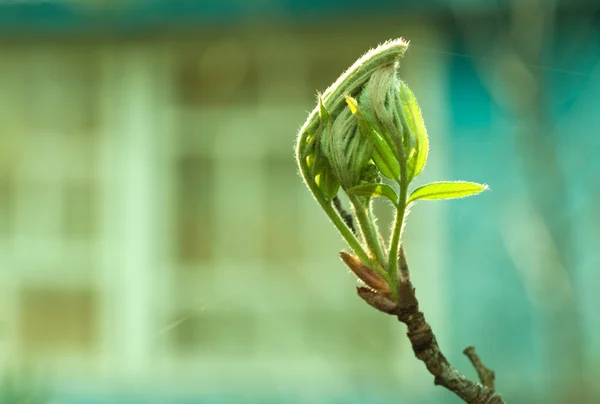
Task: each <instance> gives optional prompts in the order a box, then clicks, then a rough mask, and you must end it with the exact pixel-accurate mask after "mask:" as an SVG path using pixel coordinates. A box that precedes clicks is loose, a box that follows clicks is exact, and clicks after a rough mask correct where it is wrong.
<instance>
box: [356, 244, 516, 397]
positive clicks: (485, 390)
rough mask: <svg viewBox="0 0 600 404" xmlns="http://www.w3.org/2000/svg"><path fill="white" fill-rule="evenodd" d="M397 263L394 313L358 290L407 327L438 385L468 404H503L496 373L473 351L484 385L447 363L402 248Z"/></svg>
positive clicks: (375, 296)
mask: <svg viewBox="0 0 600 404" xmlns="http://www.w3.org/2000/svg"><path fill="white" fill-rule="evenodd" d="M398 261H399V276H398V296H399V300H398V304H397V305H395V310H391V308H390V303H391V304H392V305H393V302H392V301H391V300H390V299H387V298H386V297H385V296H383V295H381V294H378V293H376V292H374V291H373V292H372V293H371V294H367V293H365V289H364V288H363V289H362V290H361V291H359V296H360V297H362V298H363V299H364V300H365V301H367V303H369V304H370V305H371V306H374V307H376V308H378V309H379V310H381V311H383V312H386V313H388V314H394V315H396V316H397V318H398V320H399V321H401V322H402V323H404V324H406V327H407V328H408V332H407V335H408V339H409V340H410V343H411V345H412V349H413V352H414V353H415V356H416V357H417V359H419V360H420V361H422V362H423V363H424V364H425V366H426V367H427V370H428V371H429V373H431V374H432V375H433V376H434V384H435V385H439V386H443V387H445V388H446V389H448V390H450V391H452V392H453V393H454V394H456V395H457V396H459V397H460V398H461V399H463V400H464V401H465V402H467V403H469V404H504V403H505V401H504V399H503V398H502V396H501V395H500V394H498V393H496V392H495V391H494V387H493V386H494V372H492V371H491V370H489V369H488V368H487V367H485V365H483V363H482V362H481V359H480V358H479V356H477V354H476V353H475V350H474V348H472V347H469V348H467V349H466V350H465V354H467V356H469V359H471V362H472V363H473V366H474V367H475V369H476V370H477V372H478V374H479V377H480V378H481V380H482V382H483V385H482V384H480V383H477V382H474V381H471V380H469V379H467V378H466V377H465V376H464V375H463V374H462V373H460V372H459V371H458V370H457V369H456V368H454V367H453V366H452V365H451V364H450V362H448V359H446V357H445V356H444V354H443V353H442V351H441V350H440V347H439V345H438V343H437V340H436V338H435V335H434V334H433V331H432V330H431V326H430V325H429V324H428V323H427V321H426V320H425V316H424V315H423V313H422V312H420V311H419V301H418V300H417V296H416V294H415V288H414V287H413V285H412V283H411V281H410V273H409V270H408V264H407V262H406V256H405V255H404V248H403V247H400V250H399V254H398ZM467 352H469V353H467Z"/></svg>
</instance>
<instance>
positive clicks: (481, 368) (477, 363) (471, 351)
mask: <svg viewBox="0 0 600 404" xmlns="http://www.w3.org/2000/svg"><path fill="white" fill-rule="evenodd" d="M463 353H464V354H465V355H467V358H469V360H470V361H471V364H473V367H474V368H475V370H476V371H477V375H478V376H479V380H481V383H482V384H483V385H484V386H485V387H489V388H490V389H492V390H494V381H495V380H496V374H495V373H494V371H493V370H491V369H490V368H488V367H487V366H485V364H484V363H483V361H482V360H481V358H480V357H479V355H478V354H477V352H475V347H474V346H468V347H466V348H465V349H464V351H463Z"/></svg>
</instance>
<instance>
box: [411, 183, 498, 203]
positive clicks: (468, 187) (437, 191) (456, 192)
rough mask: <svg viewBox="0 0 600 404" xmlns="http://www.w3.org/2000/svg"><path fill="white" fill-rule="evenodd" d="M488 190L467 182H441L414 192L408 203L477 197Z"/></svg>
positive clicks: (424, 186) (484, 186)
mask: <svg viewBox="0 0 600 404" xmlns="http://www.w3.org/2000/svg"><path fill="white" fill-rule="evenodd" d="M486 189H488V186H487V185H484V184H477V183H475V182H466V181H441V182H432V183H431V184H427V185H423V186H422V187H419V188H417V189H415V190H414V191H413V193H412V194H411V195H410V197H409V198H408V203H411V202H414V201H416V200H417V199H425V200H432V199H455V198H464V197H466V196H471V195H477V194H478V193H480V192H482V191H485V190H486Z"/></svg>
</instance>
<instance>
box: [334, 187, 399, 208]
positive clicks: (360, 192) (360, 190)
mask: <svg viewBox="0 0 600 404" xmlns="http://www.w3.org/2000/svg"><path fill="white" fill-rule="evenodd" d="M346 193H347V194H348V195H357V196H385V197H386V198H388V199H389V200H390V201H392V203H393V204H394V205H395V204H396V203H398V195H396V192H394V190H393V189H392V187H390V186H389V185H387V184H363V185H357V186H355V187H352V188H350V189H348V190H346Z"/></svg>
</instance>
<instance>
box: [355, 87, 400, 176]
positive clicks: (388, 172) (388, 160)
mask: <svg viewBox="0 0 600 404" xmlns="http://www.w3.org/2000/svg"><path fill="white" fill-rule="evenodd" d="M346 103H347V104H348V107H349V108H350V111H351V112H352V114H353V115H354V116H355V117H356V119H357V121H358V128H359V130H360V133H361V134H362V135H363V136H365V137H367V138H369V139H371V140H372V141H373V143H374V145H375V149H374V151H373V161H374V162H375V165H377V167H378V168H379V169H380V170H381V173H382V174H383V175H384V176H386V177H387V178H389V179H392V180H398V179H399V178H400V163H399V162H398V158H397V157H396V155H395V154H394V152H393V151H392V149H391V148H390V146H389V144H388V143H387V142H386V140H385V138H384V137H383V136H381V134H380V133H379V132H377V131H376V130H375V129H374V128H373V127H372V126H371V125H370V124H369V123H368V122H367V120H366V119H365V117H364V114H363V112H362V110H361V109H360V107H359V105H358V102H357V101H356V100H355V99H354V98H352V97H350V96H349V95H346Z"/></svg>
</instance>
